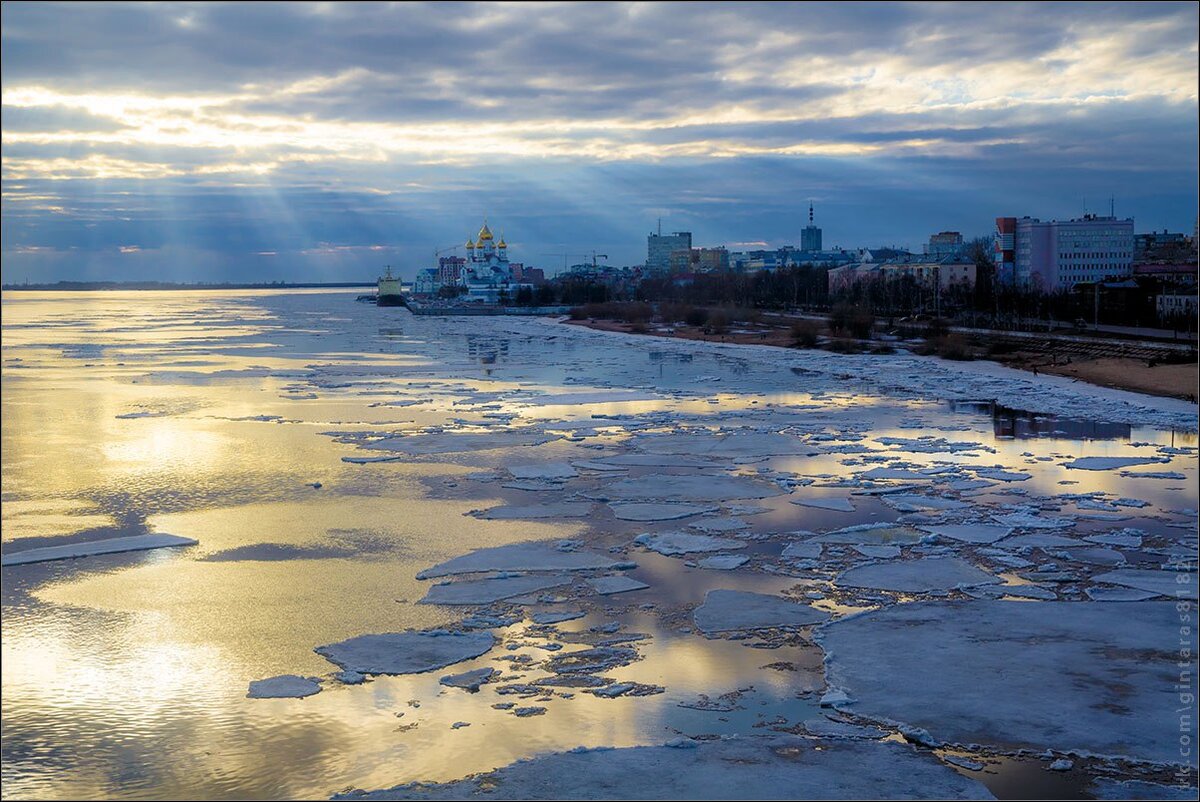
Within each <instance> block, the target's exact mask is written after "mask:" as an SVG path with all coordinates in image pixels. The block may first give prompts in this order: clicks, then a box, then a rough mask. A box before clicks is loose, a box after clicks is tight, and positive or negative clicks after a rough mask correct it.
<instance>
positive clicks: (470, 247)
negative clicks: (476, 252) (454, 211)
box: [467, 237, 475, 250]
mask: <svg viewBox="0 0 1200 802" xmlns="http://www.w3.org/2000/svg"><path fill="white" fill-rule="evenodd" d="M474 247H475V243H474V241H473V240H472V239H471V238H470V237H468V238H467V250H471V249H472V248H474Z"/></svg>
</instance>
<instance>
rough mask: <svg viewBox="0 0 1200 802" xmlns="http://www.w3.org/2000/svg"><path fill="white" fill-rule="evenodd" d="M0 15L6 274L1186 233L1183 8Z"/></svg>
mask: <svg viewBox="0 0 1200 802" xmlns="http://www.w3.org/2000/svg"><path fill="white" fill-rule="evenodd" d="M0 14H2V16H3V32H2V37H3V42H2V44H3V47H2V49H0V66H2V67H3V72H2V79H0V80H2V83H3V104H4V105H3V138H4V159H3V178H4V214H3V226H4V235H5V236H4V243H5V244H4V247H5V253H6V255H8V254H10V253H11V254H14V255H21V256H22V258H33V256H36V257H37V259H39V260H42V261H40V262H39V264H40V265H42V266H43V268H44V269H51V268H49V267H45V266H46V265H48V264H49V261H48V260H49V259H50V258H51V257H50V256H48V254H53V253H55V252H57V251H62V252H64V253H65V252H66V251H68V250H70V249H75V250H79V249H83V250H87V249H89V248H98V249H102V250H103V249H107V250H105V251H104V252H105V253H108V252H117V250H116V249H117V248H119V246H120V245H121V244H126V245H127V244H129V243H131V242H133V243H139V244H140V245H141V246H142V247H143V248H144V249H145V251H144V252H143V253H141V254H139V257H138V258H139V259H141V258H143V257H148V256H149V254H150V253H151V252H154V253H158V254H161V253H164V252H165V251H164V249H175V251H176V252H184V251H186V252H196V253H199V252H200V251H203V252H204V253H205V254H206V255H205V256H204V258H200V257H199V256H197V257H196V258H195V259H190V260H188V259H185V260H183V261H182V262H181V264H187V265H192V266H193V267H194V268H195V269H197V270H199V269H204V270H213V269H220V270H236V269H238V265H239V264H242V265H249V266H250V267H247V268H246V269H260V267H259V266H258V264H259V263H260V262H262V261H263V259H264V258H266V259H269V260H270V261H271V262H272V263H276V262H283V261H285V257H288V258H291V256H294V257H295V258H296V259H298V260H300V261H299V262H298V263H297V264H302V265H304V266H305V269H309V268H312V269H317V268H318V267H319V266H320V265H321V264H322V263H321V262H320V261H319V260H320V259H321V258H325V259H328V260H331V263H332V262H336V263H337V264H338V265H340V267H339V268H338V269H345V267H346V265H347V264H349V262H348V261H347V260H350V261H352V262H353V263H354V264H355V265H359V266H361V268H362V269H366V266H367V265H370V264H372V261H371V260H376V261H377V259H376V257H377V256H378V254H379V253H380V251H371V250H370V248H371V247H373V246H380V247H386V248H390V249H393V250H394V255H396V256H400V255H408V256H410V258H412V259H413V260H419V261H420V262H423V261H427V260H428V256H426V255H425V254H426V253H429V252H431V251H432V247H434V246H436V245H441V244H444V242H445V241H458V240H460V239H463V238H464V235H462V232H461V231H459V229H460V228H463V226H466V228H470V226H471V225H474V219H473V218H474V217H476V216H481V215H482V214H484V213H491V214H493V215H495V214H499V213H501V212H503V214H505V215H506V217H507V219H508V220H510V221H512V222H513V227H512V231H513V235H514V236H513V238H514V239H519V240H524V241H526V242H528V243H529V245H530V247H531V249H532V252H533V253H541V252H543V251H544V252H551V251H554V250H556V249H558V250H562V249H565V248H571V247H574V245H575V244H578V242H579V241H580V240H586V241H587V242H588V243H592V244H602V245H603V247H604V248H606V249H607V250H608V252H610V253H615V254H619V255H620V256H619V259H620V260H622V261H626V262H635V261H637V260H638V259H639V257H640V255H641V254H640V249H641V248H642V247H644V241H643V240H642V239H641V238H642V237H644V235H645V234H644V229H647V228H648V227H649V223H650V221H651V220H652V219H653V218H654V217H657V216H659V214H660V213H662V211H663V210H664V209H665V210H667V212H668V214H669V215H670V216H674V217H675V218H677V220H676V221H675V222H672V223H671V225H672V226H673V227H683V226H685V225H686V226H692V227H694V228H697V229H702V232H703V233H702V232H701V231H698V232H697V236H698V238H699V239H704V240H705V241H706V242H717V241H721V238H725V240H726V241H730V242H737V241H759V240H762V241H769V242H780V241H788V240H794V239H795V230H796V227H797V225H798V223H797V218H798V215H799V212H798V211H797V210H798V208H799V206H800V205H801V204H802V203H803V202H804V201H806V199H807V198H808V197H810V196H811V197H816V198H818V199H819V201H820V204H821V209H822V211H821V212H820V214H821V215H822V216H823V220H824V222H825V224H826V225H827V234H826V240H827V241H837V239H834V240H831V236H832V237H836V238H840V240H841V241H843V242H844V243H845V244H860V243H861V242H863V241H866V242H872V241H876V240H878V239H879V238H890V239H892V240H895V241H900V240H901V239H902V238H907V240H908V241H909V242H912V243H914V244H916V243H917V242H919V238H920V237H922V236H924V235H925V231H926V229H929V230H937V229H939V228H944V227H948V226H952V225H958V226H961V227H964V228H969V229H971V230H974V231H978V230H980V229H984V230H985V229H986V227H987V226H989V225H990V218H991V217H994V216H995V215H996V214H1000V213H1016V212H1021V213H1025V210H1027V211H1028V213H1034V214H1042V215H1046V216H1053V215H1060V216H1061V215H1063V214H1068V213H1071V212H1074V211H1078V209H1077V206H1078V201H1077V199H1080V198H1082V197H1083V196H1085V195H1093V196H1096V197H1099V196H1100V194H1103V195H1105V196H1107V195H1109V194H1115V195H1118V196H1121V197H1124V198H1126V199H1128V201H1129V202H1130V204H1131V206H1132V208H1133V211H1135V212H1136V213H1138V214H1139V215H1140V217H1141V219H1145V220H1146V221H1147V222H1152V223H1153V224H1154V225H1156V226H1158V227H1161V226H1162V225H1169V226H1173V227H1176V228H1181V227H1182V228H1190V222H1191V221H1193V220H1194V216H1195V201H1194V192H1193V190H1194V185H1195V180H1196V155H1195V154H1196V145H1197V141H1196V122H1195V120H1196V113H1197V81H1198V76H1197V38H1196V29H1197V7H1196V6H1195V5H1194V4H1179V3H1139V4H1127V3H1088V4H1036V3H1019V4H995V5H986V4H951V3H936V4H932V3H931V4H909V3H904V4H902V3H882V4H857V3H856V4H837V3H832V4H817V3H805V4H788V3H764V4H755V3H737V4H720V3H712V4H708V3H700V4H681V3H667V4H654V3H650V4H608V3H604V4H587V3H565V4H519V3H518V4H471V3H462V4H443V3H439V4H432V5H426V4H419V3H401V4H379V3H364V4H354V3H336V4H253V3H241V4H209V3H197V4H193V3H161V4H56V3H36V4H34V3H20V4H12V3H9V4H4V5H3V6H0ZM1097 193H1099V194H1097ZM1034 206H1036V207H1038V208H1031V207H1034ZM901 207H902V208H903V210H904V211H903V213H899V212H897V211H896V210H897V209H898V208H901ZM1043 207H1044V208H1043ZM967 210H970V213H971V215H972V217H970V218H969V219H968V218H967V217H966V216H965V214H964V213H965V212H966V211H967ZM468 217H470V218H472V219H471V223H470V224H468V223H467V222H466V220H465V218H468ZM952 220H958V221H960V222H954V223H953V224H952V223H951V222H948V221H952ZM516 226H520V229H519V230H518V229H517V228H516ZM568 229H569V230H570V231H571V232H572V234H571V235H568V234H567V233H565V232H566V230H568ZM22 249H23V250H22ZM30 249H48V250H30ZM268 253H270V254H275V257H273V258H272V257H265V256H263V255H264V254H268ZM289 255H291V256H289ZM251 257H253V258H251ZM239 259H242V260H248V261H243V262H239ZM526 259H527V260H529V261H537V259H536V258H535V257H531V256H529V255H527V256H526ZM67 264H68V262H67V261H66V260H64V261H63V262H61V263H60V264H58V265H56V266H54V267H53V268H52V269H56V270H57V269H68V268H66V267H64V266H65V265H67ZM70 264H74V265H78V264H80V262H79V260H78V259H75V260H74V261H73V262H71V263H70ZM100 264H106V263H104V262H103V260H101V262H100ZM414 264H417V262H414ZM69 269H75V268H69ZM119 269H124V268H119ZM272 269H275V268H272ZM409 272H411V268H410V271H409Z"/></svg>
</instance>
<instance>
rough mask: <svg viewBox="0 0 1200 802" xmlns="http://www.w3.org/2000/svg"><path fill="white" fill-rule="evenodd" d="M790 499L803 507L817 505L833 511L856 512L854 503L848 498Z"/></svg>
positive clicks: (820, 508)
mask: <svg viewBox="0 0 1200 802" xmlns="http://www.w3.org/2000/svg"><path fill="white" fill-rule="evenodd" d="M789 501H791V502H792V503H793V504H798V505H800V506H801V507H815V508H817V509H819V510H830V511H832V512H854V505H853V504H851V503H850V499H847V498H793V499H789Z"/></svg>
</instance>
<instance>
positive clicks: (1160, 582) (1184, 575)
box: [1092, 568, 1196, 600]
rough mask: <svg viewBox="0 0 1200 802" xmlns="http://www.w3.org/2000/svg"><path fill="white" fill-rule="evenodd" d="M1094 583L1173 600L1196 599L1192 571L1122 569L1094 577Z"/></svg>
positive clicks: (1194, 578) (1194, 575)
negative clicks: (1104, 583)
mask: <svg viewBox="0 0 1200 802" xmlns="http://www.w3.org/2000/svg"><path fill="white" fill-rule="evenodd" d="M1092 581H1093V582H1107V583H1108V584H1110V585H1123V586H1125V587H1127V588H1137V589H1138V590H1146V591H1150V592H1151V593H1157V594H1159V595H1162V596H1170V597H1171V598H1172V599H1176V598H1178V599H1193V600H1195V598H1196V574H1195V573H1194V572H1191V571H1169V570H1165V569H1161V568H1160V569H1152V568H1151V569H1147V568H1120V569H1118V570H1116V571H1109V572H1108V573H1107V574H1099V575H1097V576H1094V577H1092Z"/></svg>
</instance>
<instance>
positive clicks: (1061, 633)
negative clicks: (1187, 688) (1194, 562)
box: [816, 601, 1195, 765]
mask: <svg viewBox="0 0 1200 802" xmlns="http://www.w3.org/2000/svg"><path fill="white" fill-rule="evenodd" d="M1179 637H1180V629H1179V617H1178V614H1177V613H1176V612H1175V605H1174V603H1172V602H1131V603H1129V604H1119V605H1116V604H1095V603H1079V602H1050V601H1032V602H1011V601H963V602H945V601H938V602H915V603H911V604H898V605H892V606H889V607H884V608H881V609H878V610H872V611H870V612H867V613H863V614H861V615H856V616H849V617H846V618H843V619H840V620H838V621H835V622H833V623H831V624H828V625H826V626H825V627H823V628H821V629H820V630H818V631H817V633H816V638H817V640H818V642H819V643H820V645H821V646H822V648H823V649H824V650H825V654H826V659H825V671H826V678H827V681H828V682H830V683H835V684H836V685H837V686H838V687H842V688H845V689H846V690H847V691H848V692H849V693H851V694H853V695H854V696H855V698H856V700H857V701H856V702H855V712H856V714H858V715H861V716H866V717H869V718H876V719H888V720H892V721H901V722H905V723H907V724H909V725H912V726H916V727H924V728H926V729H928V730H929V732H931V733H933V735H934V736H935V737H937V738H939V739H941V740H943V741H947V742H950V743H960V744H985V745H988V744H992V745H996V746H997V747H999V748H1003V749H1012V748H1015V747H1024V748H1029V749H1034V750H1038V751H1041V750H1044V749H1048V748H1053V749H1054V750H1055V752H1059V753H1062V752H1076V753H1079V754H1087V753H1091V754H1096V755H1105V756H1114V757H1122V756H1123V757H1127V758H1129V759H1132V760H1138V761H1147V762H1156V763H1178V762H1179V760H1180V756H1179V743H1178V738H1179V734H1178V731H1177V728H1172V727H1164V726H1163V725H1162V722H1164V721H1170V720H1172V719H1173V717H1177V714H1176V713H1175V708H1176V707H1178V700H1177V698H1176V694H1174V693H1173V692H1172V688H1173V686H1174V684H1175V683H1177V682H1178V680H1179V669H1178V667H1177V666H1176V665H1175V663H1176V661H1177V660H1178V655H1179V651H1180V649H1181V648H1184V646H1186V647H1187V648H1190V649H1191V650H1192V653H1193V654H1194V653H1195V640H1194V638H1195V635H1194V630H1193V632H1192V633H1191V634H1190V635H1189V636H1188V640H1189V641H1190V642H1189V643H1187V644H1184V645H1181V644H1180V642H1179ZM1017 655H1019V666H1017V668H1019V670H1014V660H1015V659H1018V658H1017V657H1015V656H1017ZM1064 667H1069V670H1064ZM914 677H920V678H921V679H920V681H919V682H914V681H913V678H914ZM1114 689H1120V694H1121V695H1120V698H1119V704H1114V698H1115V697H1114V695H1113V694H1114ZM1194 754H1195V753H1194V752H1193V756H1192V757H1191V761H1194V760H1195V756H1194ZM1193 765H1194V763H1193Z"/></svg>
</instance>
